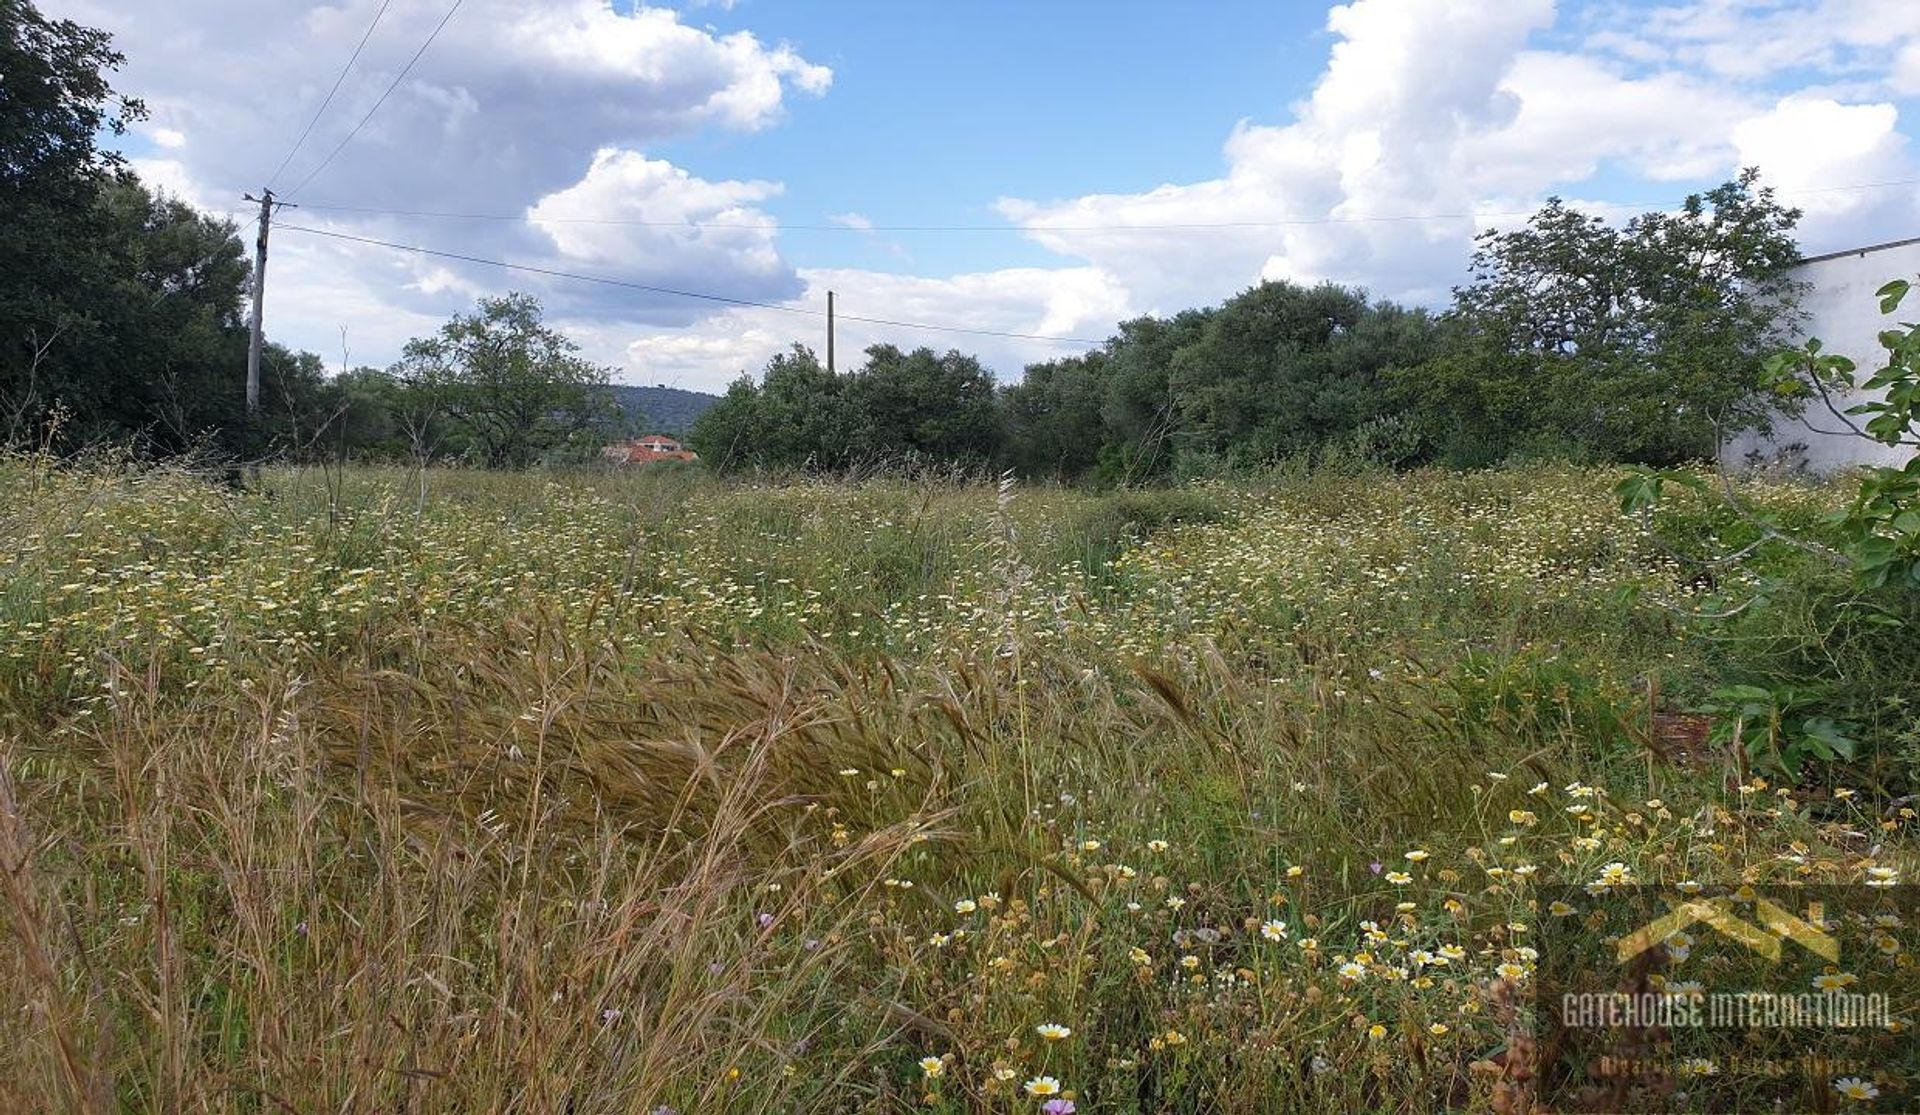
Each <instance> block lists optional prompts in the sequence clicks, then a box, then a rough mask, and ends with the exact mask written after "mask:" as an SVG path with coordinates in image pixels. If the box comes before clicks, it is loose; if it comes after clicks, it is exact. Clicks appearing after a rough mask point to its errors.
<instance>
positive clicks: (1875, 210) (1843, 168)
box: [1733, 96, 1920, 252]
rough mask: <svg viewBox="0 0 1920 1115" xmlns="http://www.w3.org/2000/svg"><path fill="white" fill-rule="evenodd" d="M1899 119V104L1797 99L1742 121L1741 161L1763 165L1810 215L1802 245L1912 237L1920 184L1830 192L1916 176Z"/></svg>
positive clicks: (1737, 137)
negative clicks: (1857, 103)
mask: <svg viewBox="0 0 1920 1115" xmlns="http://www.w3.org/2000/svg"><path fill="white" fill-rule="evenodd" d="M1899 120H1900V113H1899V110H1898V109H1897V108H1896V107H1895V106H1894V105H1892V104H1868V105H1843V104H1840V103H1837V102H1835V101H1832V100H1828V99H1825V98H1817V97H1805V96H1791V97H1787V98H1784V99H1783V100H1781V101H1780V102H1779V103H1778V104H1776V105H1775V106H1774V107H1773V108H1772V109H1770V110H1768V111H1767V112H1765V113H1762V114H1759V115H1756V116H1753V117H1751V118H1749V119H1747V120H1744V121H1742V122H1741V123H1740V124H1739V125H1738V126H1737V127H1735V128H1734V129H1733V142H1734V145H1735V146H1736V147H1737V148H1738V149H1739V160H1740V162H1741V163H1742V164H1743V165H1752V166H1758V167H1760V168H1761V170H1762V172H1763V174H1764V176H1765V180H1766V181H1768V182H1771V183H1773V184H1774V185H1775V186H1777V187H1778V188H1779V189H1781V190H1782V191H1784V192H1785V193H1786V195H1787V196H1786V200H1787V201H1789V202H1791V203H1792V204H1793V205H1795V206H1797V207H1798V208H1799V209H1800V210H1801V211H1802V212H1803V213H1804V214H1805V215H1804V216H1803V217H1802V218H1801V222H1800V241H1801V243H1802V244H1803V245H1804V246H1805V247H1806V248H1807V249H1808V250H1809V251H1810V252H1820V251H1826V250H1833V249H1841V248H1847V247H1853V246H1857V245H1860V244H1870V243H1876V242H1879V241H1883V240H1889V239H1895V238H1897V237H1899V236H1906V235H1911V234H1912V230H1913V228H1914V227H1915V225H1916V224H1920V187H1913V186H1908V187H1906V188H1905V189H1876V190H1830V189H1828V187H1831V186H1834V185H1836V184H1853V183H1874V182H1891V181H1897V180H1900V179H1903V178H1910V177H1912V176H1914V174H1915V173H1916V168H1915V165H1914V161H1913V159H1912V157H1911V156H1910V155H1909V153H1908V150H1907V138H1906V137H1905V136H1904V135H1901V134H1900V132H1899Z"/></svg>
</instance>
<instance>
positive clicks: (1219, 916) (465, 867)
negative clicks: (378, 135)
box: [0, 457, 1916, 1115]
mask: <svg viewBox="0 0 1920 1115" xmlns="http://www.w3.org/2000/svg"><path fill="white" fill-rule="evenodd" d="M1614 479H1615V475H1614V474H1613V473H1611V472H1609V471H1607V470H1600V469H1581V468H1575V467H1572V466H1557V465H1540V466H1529V467H1522V468H1511V469H1503V470H1493V471H1484V472H1474V473H1449V472H1441V471H1431V472H1416V473H1411V474H1407V475H1401V476H1391V475H1381V474H1365V473H1362V474H1351V475H1349V474H1338V473H1331V472H1323V473H1310V472H1305V471H1287V470H1280V471H1277V472H1275V473H1273V474H1271V475H1268V476H1265V477H1261V478H1258V479H1257V480H1248V481H1245V482H1239V483H1235V484H1231V485H1229V484H1215V485H1199V486H1194V487H1188V488H1183V489H1175V490H1167V491H1158V492H1139V493H1120V494H1094V493H1086V492H1076V491H1070V490H1064V489H1053V488H1045V487H1028V486H1016V485H1013V484H1011V483H1002V484H998V485H996V484H992V483H968V482H964V481H959V480H943V479H927V480H920V481H906V480H881V481H871V482H866V483H861V484H833V483H825V482H800V481H795V482H789V483H781V484H772V483H744V482H743V483H722V482H719V481H716V480H713V479H710V478H704V477H702V476H700V475H698V474H695V473H682V472H639V473H605V472H586V471H582V472H580V473H577V474H571V473H550V474H521V475H505V474H484V473H475V472H461V471H429V472H427V473H424V474H421V473H415V472H408V471H404V470H399V469H393V470H382V469H374V468H349V469H346V470H344V471H341V470H323V469H317V468H315V469H299V470H296V469H284V470H278V471H269V472H267V473H265V474H263V475H262V476H261V478H260V480H259V483H258V484H257V485H256V486H254V487H253V488H251V489H249V490H246V491H233V490H229V489H227V488H224V487H222V486H220V485H218V484H214V483H210V482H208V480H207V479H206V478H204V477H200V476H196V475H194V474H193V473H192V472H191V471H189V470H186V469H182V468H170V467H150V466H135V465H132V464H128V463H124V462H113V461H99V462H95V463H92V464H90V465H88V466H85V467H72V466H67V465H59V464H56V463H55V462H51V461H48V460H45V459H42V458H35V457H14V458H8V459H4V460H0V485H3V486H4V489H5V491H6V492H7V493H8V498H7V500H6V501H5V503H4V505H0V939H4V940H5V941H6V942H7V944H6V946H5V947H0V1012H3V1015H0V1016H3V1017H4V1018H5V1019H6V1020H7V1021H6V1023H5V1025H4V1028H3V1029H0V1032H4V1033H5V1034H6V1035H7V1037H6V1040H5V1041H0V1110H7V1111H56V1110H88V1111H109V1110H126V1111H246V1112H254V1111H261V1112H265V1111H296V1112H309V1111H312V1112H318V1111H368V1112H372V1111H380V1112H386V1111H515V1112H521V1111H525V1112H563V1111H564V1112H600V1111H606V1112H660V1113H674V1112H677V1113H681V1115H694V1113H706V1112H727V1113H734V1112H792V1111H879V1112H891V1111H909V1110H918V1111H931V1112H975V1111H979V1112H1040V1111H1044V1112H1050V1113H1052V1112H1064V1111H1074V1110H1077V1111H1080V1112H1140V1113H1144V1112H1161V1111H1171V1112H1227V1113H1240V1112H1269V1111H1271V1112H1285V1111H1306V1110H1329V1111H1346V1110H1381V1111H1431V1110H1441V1109H1457V1110H1481V1111H1495V1112H1501V1113H1503V1115H1510V1113H1519V1112H1525V1111H1530V1110H1534V1109H1535V1108H1534V1099H1533V1093H1532V1084H1533V1077H1534V1076H1535V1075H1536V1074H1537V1073H1538V1072H1540V1071H1542V1068H1541V1066H1540V1065H1539V1064H1537V1063H1536V1054H1537V1049H1536V1046H1537V1044H1538V1040H1539V1035H1538V1034H1537V1033H1536V1032H1534V1030H1533V1029H1532V1027H1531V1023H1530V1021H1529V1017H1528V1015H1529V1011H1528V1010H1527V1009H1526V1000H1527V998H1528V996H1529V995H1530V994H1531V992H1530V981H1531V980H1532V979H1533V975H1534V969H1535V965H1536V963H1537V962H1538V960H1539V952H1538V948H1537V945H1536V941H1537V940H1538V938H1539V937H1540V936H1541V933H1542V931H1543V928H1544V924H1543V923H1546V922H1549V921H1550V920H1552V919H1556V918H1569V917H1572V918H1576V919H1579V918H1582V917H1583V916H1585V912H1584V911H1581V910H1576V909H1575V908H1573V907H1572V906H1570V905H1568V904H1567V903H1565V902H1562V901H1559V900H1558V899H1555V900H1552V901H1548V900H1545V899H1544V898H1543V895H1544V894H1546V888H1548V887H1549V886H1550V885H1554V884H1574V885H1577V886H1584V887H1588V888H1592V887H1599V888H1601V892H1602V893H1603V892H1604V890H1605V888H1606V887H1608V886H1617V885H1620V884H1624V883H1629V882H1634V881H1642V880H1644V881H1660V882H1666V883H1679V882H1681V881H1683V880H1685V881H1690V882H1691V881H1697V882H1699V883H1701V884H1702V885H1727V886H1737V885H1740V884H1761V883H1775V882H1784V881H1798V882H1818V883H1845V884H1863V883H1864V884H1871V885H1874V886H1881V885H1887V884H1896V883H1900V882H1903V881H1904V880H1905V879H1907V878H1910V877H1911V876H1912V873H1913V870H1914V854H1913V849H1914V844H1913V841H1912V833H1913V828H1914V823H1915V821H1914V814H1913V811H1912V809H1911V807H1910V806H1909V805H1908V804H1906V803H1905V800H1904V799H1901V798H1899V797H1897V796H1896V795H1894V794H1893V793H1891V792H1889V791H1887V790H1886V789H1885V788H1884V787H1882V786H1879V785H1874V784H1867V783H1866V782H1862V783H1860V784H1857V785H1856V784H1850V783H1847V782H1846V781H1845V779H1839V780H1838V781H1836V780H1835V779H1832V778H1823V777H1821V776H1818V775H1814V774H1810V775H1809V777H1808V778H1807V779H1806V780H1804V781H1803V782H1802V783H1799V784H1796V783H1794V782H1793V781H1792V780H1786V779H1781V778H1779V777H1777V776H1769V775H1768V774H1767V773H1766V772H1764V771H1761V770H1759V769H1756V768H1754V767H1752V766H1751V765H1750V764H1747V763H1745V762H1742V761H1739V760H1738V759H1737V758H1735V757H1732V756H1722V755H1721V754H1719V753H1718V752H1716V751H1714V750H1713V749H1712V748H1710V747H1705V746H1702V745H1700V743H1699V741H1698V740H1697V739H1694V738H1687V739H1682V738H1681V737H1685V736H1688V729H1689V725H1690V724H1691V723H1692V722H1691V721H1689V720H1687V718H1685V717H1684V716H1680V715H1678V713H1679V711H1680V710H1684V709H1686V708H1688V707H1690V706H1691V703H1693V702H1697V701H1698V700H1700V699H1702V698H1704V696H1705V695H1706V694H1708V693H1709V692H1710V691H1711V690H1713V689H1714V688H1715V686H1716V685H1718V684H1719V683H1720V681H1721V680H1722V677H1721V675H1722V674H1723V673H1724V672H1725V671H1726V669H1727V663H1728V662H1729V661H1730V660H1731V657H1730V656H1737V655H1738V654H1740V653H1744V651H1742V650H1741V648H1739V647H1733V648H1729V647H1728V646H1727V645H1726V643H1725V641H1724V640H1720V639H1716V638H1715V637H1713V634H1712V629H1711V628H1710V625H1709V624H1708V623H1707V622H1706V621H1703V620H1701V619H1699V618H1697V617H1696V615H1695V613H1697V612H1700V611H1703V610H1710V609H1711V608H1713V607H1717V606H1718V603H1719V602H1720V601H1722V600H1724V599H1727V598H1731V597H1737V596H1738V595H1739V593H1740V592H1741V590H1742V589H1743V587H1750V586H1745V585H1744V584H1743V578H1754V579H1755V580H1754V584H1755V585H1758V584H1759V583H1760V582H1759V580H1758V578H1760V577H1761V576H1762V575H1763V573H1764V574H1765V575H1770V576H1787V577H1804V578H1813V577H1816V576H1819V575H1822V574H1818V573H1816V572H1813V571H1811V570H1800V569H1799V568H1798V567H1797V566H1795V565H1794V563H1793V559H1792V557H1791V556H1788V557H1786V558H1782V559H1779V561H1778V564H1777V567H1776V568H1773V569H1772V570H1770V571H1767V570H1762V571H1755V570H1753V569H1748V568H1744V567H1739V566H1733V567H1727V568H1724V569H1721V570H1719V571H1718V572H1717V574H1716V576H1715V577H1713V578H1711V579H1707V578H1702V577H1701V576H1699V575H1698V574H1697V573H1696V572H1695V571H1694V570H1693V569H1692V568H1691V567H1689V566H1688V565H1687V564H1686V563H1685V562H1683V561H1681V560H1680V559H1678V558H1676V556H1675V555H1674V552H1673V550H1672V548H1671V547H1672V542H1671V541H1667V540H1663V539H1662V538H1656V537H1653V536H1651V535H1649V534H1648V533H1647V532H1646V531H1644V530H1643V529H1642V528H1641V525H1640V524H1637V523H1636V522H1635V521H1633V520H1632V519H1629V518H1627V517H1625V516H1623V515H1622V514H1621V512H1620V510H1619V509H1618V507H1617V506H1616V504H1615V501H1614V498H1613V495H1612V492H1611V488H1612V484H1613V481H1614ZM1743 494H1744V497H1745V498H1746V499H1747V500H1749V501H1750V502H1751V503H1752V504H1753V505H1754V506H1756V507H1761V508H1764V509H1766V510H1767V512H1768V513H1770V514H1771V515H1772V516H1774V518H1775V520H1776V521H1778V522H1781V523H1786V524H1804V525H1807V526H1808V528H1809V529H1817V524H1818V522H1819V520H1820V516H1821V514H1822V513H1823V512H1824V511H1826V510H1828V509H1830V508H1831V507H1833V506H1835V505H1836V504H1837V503H1838V502H1840V501H1843V500H1844V498H1845V497H1844V494H1842V493H1841V492H1839V491H1838V490H1837V489H1833V488H1827V487H1822V486H1819V485H1815V484H1807V483H1797V482H1787V481H1778V482H1754V483H1752V484H1750V485H1749V486H1748V488H1747V489H1746V490H1745V492H1744V493H1743ZM1690 499H1691V500H1692V502H1689V500H1690ZM1660 514H1661V515H1662V516H1663V517H1665V519H1664V521H1665V525H1666V527H1667V528H1669V529H1668V530H1667V531H1666V532H1665V533H1664V537H1665V538H1667V539H1671V538H1682V539H1686V540H1688V541H1689V542H1690V543H1697V544H1699V545H1700V546H1702V547H1710V546H1714V545H1718V546H1723V547H1729V548H1734V547H1738V546H1740V545H1742V544H1743V543H1744V541H1745V540H1746V539H1747V535H1745V534H1743V533H1742V532H1743V531H1744V530H1748V529H1749V528H1748V527H1747V526H1746V525H1745V524H1744V523H1743V522H1742V521H1741V520H1740V519H1739V518H1737V517H1736V516H1733V515H1732V514H1730V513H1728V512H1727V511H1726V509H1725V508H1724V507H1722V506H1721V505H1719V504H1718V503H1717V502H1715V501H1714V500H1712V499H1710V498H1705V497H1702V498H1698V499H1693V498H1692V497H1691V496H1688V495H1687V494H1685V493H1682V495H1681V496H1680V497H1677V498H1675V499H1674V500H1672V501H1670V502H1669V504H1668V505H1666V506H1665V507H1664V508H1663V510H1662V511H1661V512H1660ZM1783 622H1784V621H1783ZM1860 684H1863V685H1864V684H1870V681H1861V683H1860ZM1676 725H1677V726H1678V728H1679V729H1680V730H1679V731H1678V733H1677V734H1676V731H1675V727H1676ZM1696 734H1697V733H1696ZM1689 748H1690V750H1689ZM1556 893H1557V892H1556ZM1562 907H1565V908H1564V909H1563V908H1562ZM1588 920H1589V921H1592V922H1593V924H1592V925H1591V929H1592V933H1593V936H1594V937H1595V939H1601V938H1603V937H1605V935H1606V934H1607V933H1608V927H1607V926H1605V925H1602V924H1599V922H1598V921H1594V920H1593V919H1591V918H1589V919H1588ZM1616 928H1617V927H1616ZM1910 932H1911V930H1910V928H1908V927H1901V926H1892V927H1886V928H1885V931H1884V933H1883V936H1884V938H1885V941H1886V942H1887V943H1886V944H1882V945H1881V946H1880V948H1879V950H1878V953H1877V954H1876V955H1875V957H1874V959H1873V961H1872V962H1873V963H1876V964H1884V965H1886V966H1888V967H1889V969H1896V968H1897V969H1900V970H1904V969H1905V968H1906V967H1907V966H1908V965H1909V963H1910V959H1911V954H1910V952H1909V951H1908V944H1907V942H1909V941H1910V936H1909V934H1910ZM1878 939H1879V938H1876V940H1878ZM1865 962H1866V961H1864V960H1863V961H1859V963H1865ZM1838 974H1845V973H1829V975H1830V976H1837V975H1838ZM1905 1025H1906V1024H1905V1022H1904V1020H1896V1022H1895V1024H1893V1025H1890V1026H1888V1027H1886V1030H1887V1033H1886V1034H1885V1035H1884V1040H1885V1041H1886V1042H1897V1041H1898V1039H1899V1038H1900V1037H1901V1032H1902V1031H1903V1030H1904V1028H1905ZM1876 1040H1879V1039H1876ZM1888 1048H1889V1049H1891V1048H1892V1047H1888ZM1879 1065H1880V1067H1879V1068H1878V1069H1877V1070H1875V1071H1874V1072H1870V1073H1867V1074H1865V1075H1864V1076H1861V1077H1850V1078H1849V1080H1851V1082H1852V1085H1855V1086H1857V1087H1851V1088H1850V1089H1844V1088H1831V1089H1830V1088H1827V1087H1824V1086H1820V1087H1815V1088H1813V1089H1812V1090H1811V1091H1810V1092H1809V1094H1808V1095H1807V1097H1806V1103H1807V1108H1806V1109H1809V1110H1833V1109H1837V1108H1848V1107H1851V1108H1856V1109H1861V1110H1869V1109H1871V1110H1890V1109H1901V1108H1906V1109H1911V1108H1912V1107H1913V1106H1914V1104H1915V1102H1916V1101H1915V1100H1914V1097H1913V1096H1912V1094H1911V1093H1910V1092H1908V1091H1904V1090H1903V1089H1908V1088H1910V1087H1911V1086H1912V1085H1911V1083H1910V1081H1909V1080H1908V1078H1907V1077H1906V1076H1905V1075H1904V1074H1903V1072H1902V1070H1901V1061H1900V1057H1899V1056H1896V1055H1894V1054H1893V1053H1891V1052H1887V1050H1884V1049H1883V1050H1882V1051H1881V1055H1880V1058H1879ZM1712 1071H1714V1070H1713V1069H1712V1067H1711V1066H1705V1067H1702V1068H1701V1073H1702V1074H1703V1075H1706V1074H1708V1073H1710V1072H1712ZM1682 1090H1683V1091H1684V1082H1682ZM1869 1093H1871V1094H1869ZM1668 1098H1671V1097H1668Z"/></svg>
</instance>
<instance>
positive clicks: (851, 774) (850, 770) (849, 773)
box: [840, 767, 860, 778]
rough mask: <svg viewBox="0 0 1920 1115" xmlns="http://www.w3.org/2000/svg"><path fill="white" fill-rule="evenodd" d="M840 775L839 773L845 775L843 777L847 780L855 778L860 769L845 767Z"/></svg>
mask: <svg viewBox="0 0 1920 1115" xmlns="http://www.w3.org/2000/svg"><path fill="white" fill-rule="evenodd" d="M840 773H841V774H842V775H845V776H846V777H848V778H852V777H854V776H856V775H858V774H859V773H860V768H859V767H847V768H846V769H844V770H842V771H841V772H840Z"/></svg>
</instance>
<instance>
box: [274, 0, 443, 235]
mask: <svg viewBox="0 0 1920 1115" xmlns="http://www.w3.org/2000/svg"><path fill="white" fill-rule="evenodd" d="M465 2H466V0H453V6H452V7H450V8H448V9H447V14H446V15H444V16H441V17H440V22H439V23H438V24H436V25H435V26H434V29H433V34H431V35H428V36H427V41H426V42H424V43H421V44H420V49H419V50H416V51H414V52H413V57H412V58H409V59H407V64H406V65H405V66H403V67H401V69H400V72H399V74H397V75H395V77H394V79H393V81H392V83H391V84H389V85H388V86H387V88H386V91H385V92H383V93H381V94H380V99H379V100H377V101H375V102H373V107H372V108H370V109H368V110H367V114H366V115H365V116H362V117H361V118H360V122H359V123H358V124H355V125H354V126H353V130H352V131H350V132H348V133H347V137H346V138H345V139H343V140H341V141H340V142H339V143H337V144H335V145H334V148H333V150H331V151H329V152H327V157H326V158H324V159H322V160H320V165H319V166H317V167H314V168H313V170H312V171H311V172H309V173H308V174H307V176H306V177H305V178H302V179H301V180H300V184H299V185H298V186H295V187H294V188H293V189H291V190H288V191H287V196H289V197H291V196H293V195H294V194H297V193H299V192H300V191H301V190H304V189H306V188H307V183H309V182H311V181H313V180H314V179H315V178H316V177H318V176H319V174H320V172H321V171H323V170H325V169H327V167H328V166H329V165H330V164H332V162H333V159H334V156H336V155H338V154H339V153H340V152H341V150H342V149H344V148H345V147H346V146H347V144H349V143H352V142H353V137H354V136H357V135H359V134H360V129H362V128H364V127H366V126H367V121H369V120H371V119H373V114H374V113H376V112H379V111H380V106H381V105H383V104H386V103H387V98H388V97H391V96H392V95H393V91H394V90H395V89H398V88H400V83H401V82H402V81H405V80H406V78H407V75H408V74H409V73H411V72H413V67H414V64H415V63H416V62H418V61H420V56H421V55H423V54H425V53H426V52H427V48H428V47H430V46H432V45H433V40H435V39H437V38H439V37H440V32H441V31H443V30H445V28H446V26H447V24H448V23H449V22H450V21H451V20H452V19H453V13H455V12H457V11H459V10H460V5H461V4H464V3H465Z"/></svg>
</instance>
